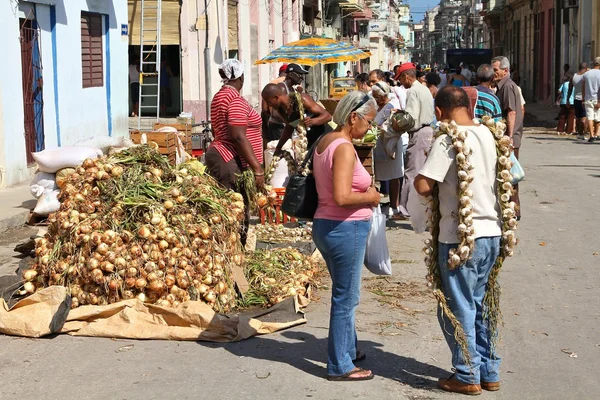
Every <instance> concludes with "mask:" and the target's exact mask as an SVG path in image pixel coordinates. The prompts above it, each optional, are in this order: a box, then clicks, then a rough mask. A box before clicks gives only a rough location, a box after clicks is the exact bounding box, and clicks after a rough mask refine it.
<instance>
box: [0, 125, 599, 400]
mask: <svg viewBox="0 0 600 400" xmlns="http://www.w3.org/2000/svg"><path fill="white" fill-rule="evenodd" d="M521 155H522V164H523V166H524V167H525V170H526V180H525V181H524V182H523V183H522V184H521V199H522V203H523V219H522V221H521V224H520V226H519V230H518V236H519V239H520V244H519V246H518V247H517V251H516V254H515V256H514V257H513V258H512V259H510V260H508V261H507V262H505V267H504V270H503V271H502V273H501V283H502V285H503V298H502V309H503V312H504V321H505V326H504V328H503V330H502V343H501V345H500V354H501V356H502V357H503V364H502V368H501V371H502V372H501V381H502V388H501V390H500V392H496V393H484V394H483V395H482V396H481V398H482V399H511V400H512V399H557V400H559V399H560V400H562V399H597V398H598V397H599V395H598V393H599V392H600V383H599V381H598V371H599V370H600V291H599V290H598V288H599V287H600V278H599V276H600V256H599V255H598V253H600V241H598V237H597V234H598V232H599V229H598V226H597V225H598V223H599V222H600V218H599V212H598V209H599V207H598V200H600V189H599V188H600V179H599V178H600V143H599V144H588V143H583V142H581V141H574V140H571V139H565V138H558V137H556V136H548V135H541V134H540V135H536V134H530V135H528V136H527V137H526V138H525V140H524V145H523V148H522V153H521ZM30 234H31V232H22V233H21V235H22V236H25V235H26V236H28V235H30ZM11 238H14V241H18V240H19V235H16V234H15V235H11ZM423 238H424V236H421V237H420V236H417V235H415V234H414V233H412V232H411V231H410V230H409V229H408V225H407V224H406V223H398V224H396V223H394V224H391V225H390V229H389V231H388V241H389V247H390V251H391V253H392V259H393V262H394V276H393V277H392V278H391V279H388V280H383V279H375V278H374V277H373V276H371V275H369V274H367V273H366V274H365V278H366V279H365V281H364V284H363V294H362V300H361V305H360V309H359V312H358V315H357V325H358V329H359V344H360V347H361V348H362V349H363V350H364V351H365V352H366V353H367V360H366V361H365V362H364V363H363V364H362V366H364V367H365V368H369V369H372V370H373V371H374V373H375V374H376V375H377V376H376V378H375V379H374V380H372V381H367V382H352V383H347V382H340V383H333V382H328V381H327V380H326V379H324V377H325V369H324V365H325V361H326V337H327V324H328V308H329V298H328V296H329V293H328V292H327V291H326V290H324V291H321V292H320V293H319V294H320V295H321V296H322V297H321V300H320V301H316V302H313V303H312V304H311V305H310V306H309V307H308V309H307V310H306V317H307V321H308V322H307V323H306V324H305V325H302V326H298V327H296V328H293V329H290V330H287V331H283V332H279V333H275V334H271V335H266V336H262V337H259V338H253V339H250V340H247V341H244V342H240V343H231V344H216V343H195V342H170V341H132V340H111V339H101V338H80V337H70V336H67V335H60V336H57V337H53V338H47V339H24V338H15V337H7V336H0V360H2V361H1V362H0V377H1V382H2V384H1V385H0V398H1V399H79V398H86V399H145V400H146V399H171V398H177V399H209V398H212V399H304V398H312V399H350V398H365V399H366V398H369V399H378V400H384V399H410V400H419V399H422V400H424V399H447V398H448V399H450V398H460V395H454V394H447V393H443V392H440V391H438V390H437V389H435V382H436V381H437V379H438V378H439V377H446V376H448V375H449V374H450V372H449V371H450V367H451V365H450V353H449V351H448V349H447V346H446V344H445V342H444V340H443V338H442V335H441V330H440V327H439V325H438V324H437V320H436V318H435V302H434V301H433V300H432V298H431V296H430V294H429V293H428V291H427V289H426V287H425V284H424V275H425V267H424V264H423V262H422V260H421V255H420V249H421V247H422V239H423ZM10 241H11V239H6V240H4V241H3V242H1V243H0V246H1V247H2V248H0V256H3V257H5V258H6V257H7V255H9V254H10V251H9V250H7V249H9V248H10V246H12V244H11V243H9V242H10ZM3 262H6V259H4V260H3ZM9 269H10V263H9V264H5V268H4V270H5V271H6V270H9ZM5 271H2V272H5ZM129 345H133V346H129Z"/></svg>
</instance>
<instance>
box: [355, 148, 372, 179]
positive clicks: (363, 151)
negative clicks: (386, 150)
mask: <svg viewBox="0 0 600 400" xmlns="http://www.w3.org/2000/svg"><path fill="white" fill-rule="evenodd" d="M374 147H375V144H374V143H363V144H355V145H354V149H355V150H356V154H357V155H358V159H359V160H360V162H361V163H362V165H363V167H365V169H366V170H367V172H368V173H369V174H370V175H371V176H373V175H374V171H373V148H374Z"/></svg>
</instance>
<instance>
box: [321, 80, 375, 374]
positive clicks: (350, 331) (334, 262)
mask: <svg viewBox="0 0 600 400" xmlns="http://www.w3.org/2000/svg"><path fill="white" fill-rule="evenodd" d="M376 112H377V104H376V103H375V100H374V99H373V98H372V97H371V96H369V95H366V94H364V93H363V92H360V91H356V92H351V93H350V94H348V95H346V96H345V97H344V98H343V99H342V100H341V101H340V102H339V104H338V106H337V108H336V110H335V113H334V115H333V121H334V122H335V123H336V124H337V125H338V127H337V129H336V130H335V131H333V132H331V133H328V134H326V135H325V136H323V138H322V139H321V141H320V142H318V143H317V148H316V150H315V152H314V155H313V175H314V177H315V181H316V186H317V193H318V195H319V206H318V208H317V212H316V213H315V217H314V221H313V240H314V242H315V244H316V245H317V248H318V249H319V251H320V252H321V254H322V255H323V258H324V259H325V262H326V263H327V269H328V270H329V274H330V275H331V281H332V293H331V315H330V319H329V339H328V346H327V376H328V379H329V380H337V381H339V380H345V381H354V380H356V381H360V380H366V379H372V378H373V374H372V373H371V371H368V370H364V369H362V368H358V367H356V366H355V365H354V363H356V362H359V361H362V360H364V359H365V357H366V355H365V354H364V353H363V352H361V351H358V350H357V339H356V329H355V326H354V315H355V312H356V307H357V306H358V301H359V298H360V284H361V271H362V266H363V264H364V259H365V248H366V246H367V237H368V236H369V231H370V229H371V216H372V214H373V212H372V207H373V206H376V205H377V204H379V198H380V196H379V193H378V192H377V190H375V188H374V187H373V186H372V182H371V176H370V175H369V173H368V172H367V171H366V170H365V168H364V167H363V166H362V164H361V163H360V160H359V159H358V156H357V154H356V151H355V150H354V146H353V145H352V139H360V138H362V137H363V136H364V135H365V133H366V132H367V130H368V129H369V127H370V125H371V121H372V120H373V118H375V115H376Z"/></svg>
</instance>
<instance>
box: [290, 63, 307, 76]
mask: <svg viewBox="0 0 600 400" xmlns="http://www.w3.org/2000/svg"><path fill="white" fill-rule="evenodd" d="M286 72H287V73H288V74H289V73H290V72H295V73H297V74H301V75H306V74H308V69H304V68H302V66H300V65H298V64H290V65H288V67H287V71H286Z"/></svg>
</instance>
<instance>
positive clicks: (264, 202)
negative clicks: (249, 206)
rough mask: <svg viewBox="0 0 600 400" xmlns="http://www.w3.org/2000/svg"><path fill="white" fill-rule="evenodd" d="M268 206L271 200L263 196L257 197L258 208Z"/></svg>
mask: <svg viewBox="0 0 600 400" xmlns="http://www.w3.org/2000/svg"><path fill="white" fill-rule="evenodd" d="M268 204H269V199H267V196H265V195H263V194H261V195H259V196H257V197H256V205H257V206H258V208H265V207H266V206H267V205H268Z"/></svg>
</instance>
